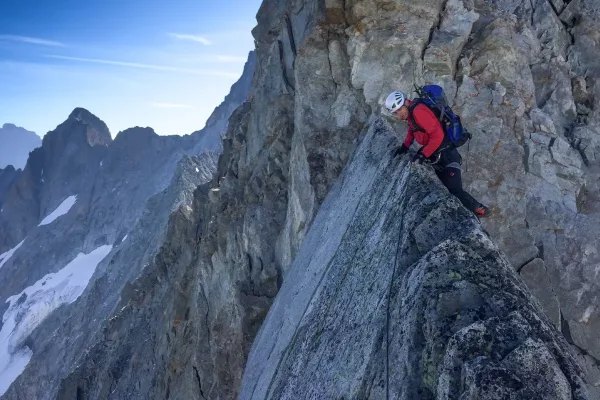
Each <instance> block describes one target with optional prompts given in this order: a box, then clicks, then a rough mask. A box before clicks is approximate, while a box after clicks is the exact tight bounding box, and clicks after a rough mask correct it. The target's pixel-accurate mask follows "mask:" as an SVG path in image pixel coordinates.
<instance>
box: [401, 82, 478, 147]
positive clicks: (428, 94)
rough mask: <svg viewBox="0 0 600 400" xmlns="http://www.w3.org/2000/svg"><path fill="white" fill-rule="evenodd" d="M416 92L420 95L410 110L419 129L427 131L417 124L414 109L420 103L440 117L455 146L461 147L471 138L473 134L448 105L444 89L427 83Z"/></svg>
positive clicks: (413, 121)
mask: <svg viewBox="0 0 600 400" xmlns="http://www.w3.org/2000/svg"><path fill="white" fill-rule="evenodd" d="M416 92H417V94H418V95H419V97H418V98H416V99H414V100H413V103H412V104H411V106H410V107H409V108H408V111H409V118H410V120H411V122H412V124H413V126H414V127H415V128H416V129H417V130H418V131H421V132H425V130H424V129H423V128H421V127H420V126H419V124H417V121H415V118H414V117H413V110H414V109H415V107H416V106H418V105H419V104H424V105H426V106H427V107H428V108H429V109H430V110H431V111H433V113H434V114H435V116H436V117H437V118H438V120H439V121H440V124H441V125H442V128H443V129H444V132H445V133H446V137H447V138H448V139H450V142H451V143H452V145H453V146H454V147H460V146H462V145H463V144H465V143H467V142H468V141H469V139H471V134H470V133H469V132H468V131H467V130H466V129H465V128H464V127H463V126H462V123H461V122H460V117H459V116H458V115H456V114H454V112H453V111H452V109H451V108H450V107H449V106H448V101H447V100H446V95H445V94H444V89H442V88H441V87H440V86H438V85H427V86H423V87H417V88H416Z"/></svg>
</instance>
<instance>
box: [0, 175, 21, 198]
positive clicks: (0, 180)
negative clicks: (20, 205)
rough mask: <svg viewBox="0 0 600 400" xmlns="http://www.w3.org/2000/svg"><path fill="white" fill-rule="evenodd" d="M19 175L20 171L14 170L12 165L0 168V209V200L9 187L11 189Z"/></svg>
mask: <svg viewBox="0 0 600 400" xmlns="http://www.w3.org/2000/svg"><path fill="white" fill-rule="evenodd" d="M21 173H22V171H20V170H16V169H15V167H13V166H12V165H9V166H7V167H6V168H4V169H1V168H0V207H2V200H3V198H4V196H5V194H6V193H7V192H8V190H9V189H10V187H12V185H13V184H14V182H15V181H16V180H17V178H18V177H19V175H20V174H21Z"/></svg>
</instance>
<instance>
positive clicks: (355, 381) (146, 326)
mask: <svg viewBox="0 0 600 400" xmlns="http://www.w3.org/2000/svg"><path fill="white" fill-rule="evenodd" d="M598 32H600V6H599V3H598V2H597V1H596V0H571V1H563V0H531V1H530V0H527V1H525V0H513V1H490V0H473V1H463V0H447V1H443V0H423V1H420V2H414V1H408V0H397V1H387V0H386V1H384V0H264V1H263V4H262V6H261V7H260V9H259V11H258V14H257V26H256V27H255V28H254V30H253V35H254V38H255V43H256V50H255V52H256V54H255V55H256V59H255V60H252V61H251V63H252V68H247V69H246V71H245V75H246V77H245V78H244V77H243V78H242V80H241V81H240V82H245V83H244V84H240V85H239V86H238V87H236V89H235V90H234V91H232V93H234V92H235V95H233V94H232V95H231V96H230V97H229V98H228V99H229V100H230V101H231V103H230V104H226V105H223V106H222V107H220V108H218V109H217V110H216V111H215V114H213V116H214V117H211V119H209V123H207V126H206V128H205V129H207V130H206V131H204V132H199V133H196V134H193V135H189V136H188V137H183V138H162V137H159V136H157V135H155V134H154V132H153V131H152V130H151V129H147V128H132V129H130V130H127V131H124V132H122V133H120V134H119V135H117V136H116V138H115V140H114V141H112V142H110V143H109V142H108V138H107V136H106V135H105V134H104V133H103V132H104V130H103V127H102V124H99V123H98V121H97V120H96V119H95V118H91V117H90V116H89V115H88V113H86V112H83V111H82V110H76V111H74V113H73V114H72V116H71V117H69V119H68V120H67V121H65V123H64V124H62V125H60V126H59V127H58V128H57V130H55V131H53V132H51V133H49V134H48V135H47V138H48V140H46V138H45V139H44V144H43V145H42V148H40V149H38V150H36V151H34V152H33V153H32V155H31V156H30V157H29V160H28V163H27V166H26V167H25V169H24V170H23V171H22V172H21V173H20V174H18V175H16V176H15V174H14V172H10V171H9V172H8V173H6V172H2V175H0V177H1V179H2V185H3V186H2V187H3V188H4V189H2V190H3V192H2V193H0V201H2V202H3V211H2V213H1V214H0V252H2V253H0V279H1V280H2V282H3V283H4V282H8V283H7V284H3V285H2V287H0V297H1V298H2V300H5V299H6V300H8V301H7V302H6V303H4V302H3V303H2V305H0V311H1V312H3V325H2V335H3V336H2V337H1V338H0V339H2V340H4V342H5V343H8V344H7V345H3V346H5V347H3V348H0V351H2V353H0V356H2V357H0V359H2V360H8V361H2V362H3V363H4V364H0V371H5V372H2V384H3V385H4V386H0V387H1V388H2V390H3V398H6V399H31V398H39V399H55V398H58V399H73V398H76V399H96V398H102V399H105V398H106V399H165V398H170V399H182V398H190V399H233V398H242V399H263V398H294V399H295V398H319V399H329V398H336V399H339V398H344V399H348V398H351V399H365V398H372V399H384V398H385V399H387V398H394V399H407V400H408V399H528V398H531V399H534V398H543V399H600V336H599V334H598V332H600V318H599V316H600V300H599V298H598V297H599V295H600V288H599V287H598V284H597V274H598V271H600V269H599V265H600V253H599V251H598V243H599V239H600V195H599V193H600V167H599V164H598V154H600V152H599V149H600V141H599V140H598V138H599V137H600V136H599V132H600V64H599V63H600V58H599V57H598V54H600V36H598ZM251 70H253V71H254V73H253V78H252V81H251V85H250V79H249V78H248V74H250V75H252V71H251ZM428 83H433V84H439V85H440V86H442V87H443V88H444V90H445V92H446V94H447V96H448V98H449V99H448V100H449V102H450V104H451V105H452V109H453V110H454V111H455V112H456V113H457V114H459V115H460V116H461V118H462V121H463V123H464V125H465V126H466V127H467V128H468V130H469V131H470V132H471V133H472V135H473V139H472V140H471V141H470V142H469V143H468V144H467V145H465V146H463V147H461V148H460V152H461V154H462V156H463V165H462V168H463V176H464V178H465V181H466V184H465V186H466V189H467V190H468V191H469V192H471V193H472V194H473V195H474V196H475V197H476V198H478V199H480V200H481V201H482V202H483V203H485V204H486V205H488V206H489V208H490V211H491V215H490V217H489V218H487V219H485V220H483V221H481V222H479V221H478V220H476V219H475V218H474V217H473V216H472V215H471V214H469V213H468V212H467V211H466V210H465V209H464V208H463V207H462V206H461V205H460V204H459V203H458V202H457V201H456V199H454V198H453V197H452V196H450V195H449V194H448V192H447V191H446V189H444V188H443V187H442V186H440V184H439V182H438V181H437V178H436V177H435V175H433V174H432V172H431V171H429V170H428V169H427V167H425V166H415V167H413V166H412V165H410V164H409V162H408V161H409V159H408V157H409V156H408V155H407V156H404V158H401V159H398V158H397V159H393V158H392V157H391V155H390V153H391V152H392V150H393V148H394V147H395V146H397V145H398V144H399V143H400V140H401V139H402V138H403V137H404V135H405V133H406V126H405V125H404V124H403V123H399V122H397V121H395V120H393V119H391V118H389V116H388V115H386V113H383V114H384V115H383V116H382V115H381V114H382V107H381V106H382V104H383V101H384V100H385V98H386V96H387V95H388V94H389V93H390V92H391V91H392V90H402V91H404V92H405V93H407V94H410V95H411V97H414V95H413V94H412V91H413V89H414V85H422V84H428ZM226 119H228V122H224V121H225V120H226ZM211 127H214V132H217V133H216V135H217V136H213V134H212V133H211V134H210V135H208V134H207V132H209V130H210V129H211ZM209 137H210V138H211V139H207V138H209ZM67 138H68V139H67ZM46 143H47V144H46ZM199 143H205V144H206V143H211V144H213V145H214V146H213V147H214V149H215V150H217V151H218V152H219V153H220V155H219V156H218V159H217V156H216V154H214V153H209V152H207V153H204V154H202V153H201V151H199V150H200V149H201V148H203V146H204V144H199ZM207 147H211V146H208V145H207ZM413 151H414V149H413ZM69 163H70V165H77V168H69ZM4 176H6V178H4ZM5 181H6V182H8V183H4V182H5ZM48 221H50V222H48ZM42 223H44V224H42ZM106 246H109V247H106ZM81 265H84V266H86V268H83V269H81V268H77V266H81ZM61 271H62V272H61ZM72 271H78V272H77V274H75V273H74V272H72ZM51 273H54V274H55V275H50V274H51ZM69 276H71V277H72V276H77V279H75V278H73V279H71V278H69V279H67V278H66V277H69ZM88 282H89V284H88ZM57 288H61V289H60V290H59V289H57ZM61 291H62V292H61ZM52 293H62V294H61V295H59V296H58V298H60V299H61V300H60V301H53V302H50V303H48V302H47V301H46V300H48V299H50V300H53V299H54V297H52V296H54V295H53V294H52ZM44 301H46V302H44ZM39 304H52V306H51V307H39V306H38V305H39ZM40 309H42V310H43V312H39V313H38V312H37V310H40ZM9 367H10V368H9ZM6 371H8V372H6ZM17 372H18V373H17ZM10 374H12V375H10ZM9 375H10V376H9ZM15 375H16V376H15Z"/></svg>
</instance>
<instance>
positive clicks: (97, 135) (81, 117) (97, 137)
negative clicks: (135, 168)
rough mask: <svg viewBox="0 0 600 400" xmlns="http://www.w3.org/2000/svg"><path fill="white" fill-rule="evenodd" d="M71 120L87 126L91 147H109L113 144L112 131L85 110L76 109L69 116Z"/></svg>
mask: <svg viewBox="0 0 600 400" xmlns="http://www.w3.org/2000/svg"><path fill="white" fill-rule="evenodd" d="M69 119H74V120H76V121H79V122H81V123H83V124H84V125H87V141H88V143H89V145H90V146H92V147H93V146H96V145H101V146H108V144H109V143H110V142H112V137H111V135H110V131H109V130H108V127H107V126H106V124H105V123H104V121H102V120H101V119H100V118H98V117H96V116H95V115H94V114H92V113H91V112H89V111H88V110H86V109H85V108H81V107H77V108H75V109H74V110H73V112H71V114H70V115H69Z"/></svg>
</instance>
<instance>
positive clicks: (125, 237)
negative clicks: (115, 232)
mask: <svg viewBox="0 0 600 400" xmlns="http://www.w3.org/2000/svg"><path fill="white" fill-rule="evenodd" d="M125 239H127V235H125V236H123V239H121V243H123V242H124V241H125Z"/></svg>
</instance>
